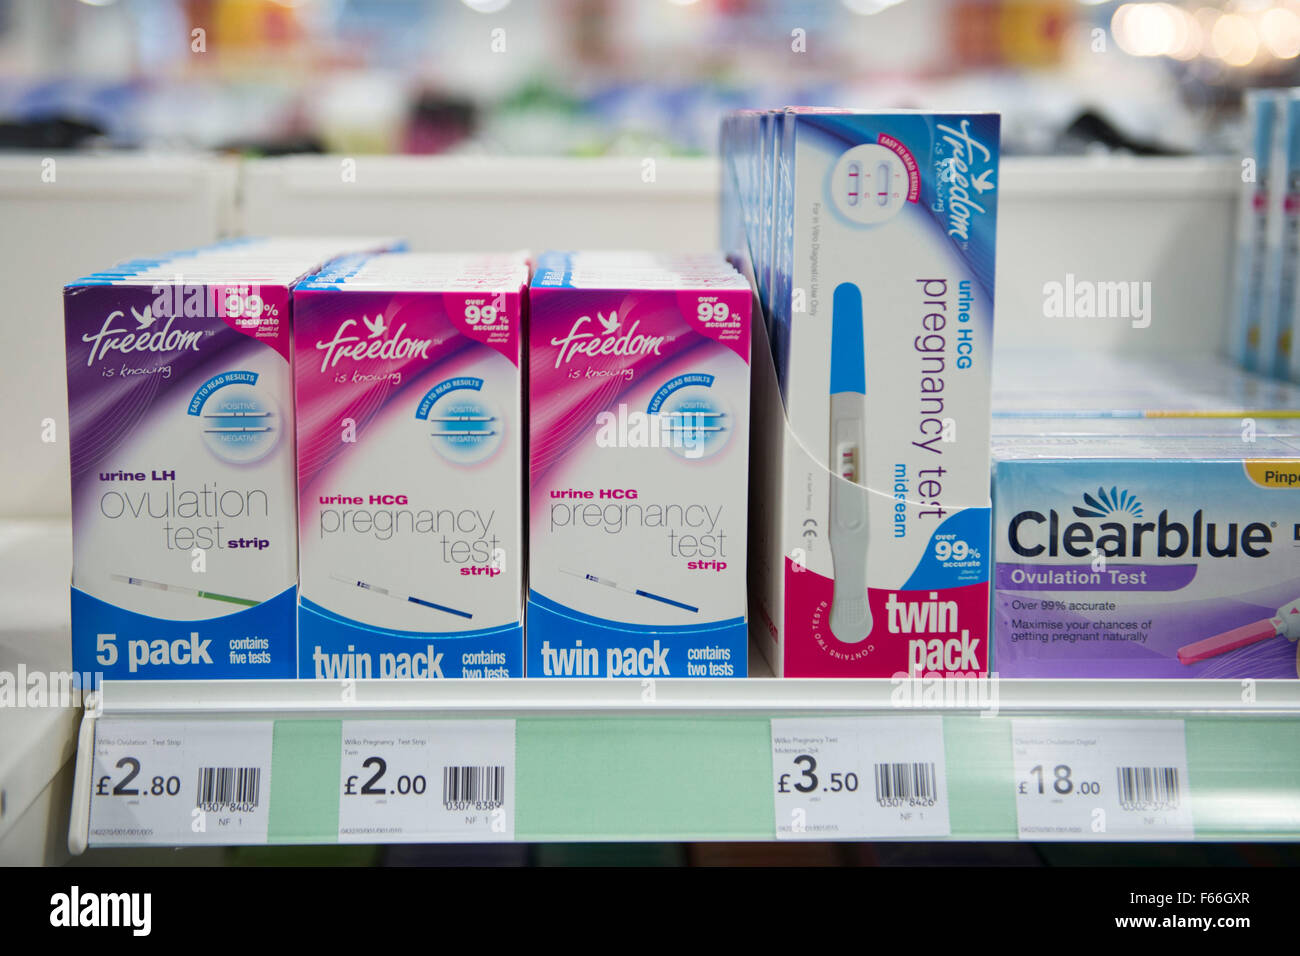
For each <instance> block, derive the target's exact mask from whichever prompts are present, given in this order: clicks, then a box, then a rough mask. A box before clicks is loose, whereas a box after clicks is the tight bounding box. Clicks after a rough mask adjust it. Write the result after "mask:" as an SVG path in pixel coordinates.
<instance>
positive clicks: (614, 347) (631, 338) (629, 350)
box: [551, 312, 666, 368]
mask: <svg viewBox="0 0 1300 956" xmlns="http://www.w3.org/2000/svg"><path fill="white" fill-rule="evenodd" d="M596 319H597V321H599V323H600V327H601V330H600V332H599V333H596V332H585V331H582V327H583V326H584V325H588V324H590V323H591V316H589V315H584V316H582V317H580V318H579V319H578V320H577V321H575V322H574V323H573V327H572V328H571V329H569V334H568V335H566V336H565V337H564V338H562V339H561V338H553V339H551V344H552V345H554V346H557V347H558V348H559V350H560V353H559V354H558V355H557V356H556V357H555V367H556V368H559V367H560V366H561V365H564V364H566V363H568V362H571V361H573V359H574V358H575V357H576V356H579V355H585V356H587V357H588V358H594V357H596V356H597V355H625V356H633V355H650V354H652V353H653V354H654V355H658V354H659V349H660V347H661V346H662V345H663V343H664V339H665V338H666V336H663V335H641V334H639V333H638V332H637V327H638V326H639V325H640V324H641V323H640V322H633V323H632V325H631V326H630V327H629V328H628V330H627V331H626V332H624V333H623V334H622V335H619V334H618V331H619V329H620V328H622V322H621V321H620V320H619V317H618V313H617V312H611V313H610V314H609V316H608V317H606V316H604V315H601V313H599V312H597V313H596Z"/></svg>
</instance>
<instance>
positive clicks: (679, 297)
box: [528, 253, 751, 677]
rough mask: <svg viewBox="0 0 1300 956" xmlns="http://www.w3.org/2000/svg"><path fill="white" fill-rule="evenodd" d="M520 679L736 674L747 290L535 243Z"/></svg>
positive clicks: (701, 271)
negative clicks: (524, 673) (524, 647)
mask: <svg viewBox="0 0 1300 956" xmlns="http://www.w3.org/2000/svg"><path fill="white" fill-rule="evenodd" d="M529 313H530V315H529V353H530V354H529V386H528V389H529V438H530V451H529V454H530V467H529V502H530V506H529V515H530V537H529V579H530V580H529V594H528V676H529V677H744V676H745V675H746V671H747V668H746V651H747V627H746V608H745V603H746V599H745V547H746V542H745V535H746V485H747V467H748V457H749V456H748V451H749V335H750V314H751V292H750V289H749V285H748V283H747V282H746V281H745V280H744V279H743V278H742V277H741V276H740V275H739V274H737V273H736V272H735V271H734V270H733V269H732V268H731V267H730V266H729V265H728V264H727V263H726V262H725V261H724V260H722V258H721V257H720V256H716V255H709V256H657V255H653V254H632V253H546V254H544V255H542V256H540V257H539V258H538V260H537V268H536V272H535V274H534V276H533V280H532V285H531V288H530V305H529Z"/></svg>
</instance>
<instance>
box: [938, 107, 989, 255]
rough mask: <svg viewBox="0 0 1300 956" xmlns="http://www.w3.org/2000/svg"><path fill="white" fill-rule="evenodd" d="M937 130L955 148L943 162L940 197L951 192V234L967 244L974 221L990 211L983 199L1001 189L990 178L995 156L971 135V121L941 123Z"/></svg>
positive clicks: (949, 205) (949, 223) (948, 202)
mask: <svg viewBox="0 0 1300 956" xmlns="http://www.w3.org/2000/svg"><path fill="white" fill-rule="evenodd" d="M937 129H938V133H939V135H940V136H941V137H942V139H943V141H944V142H945V143H947V144H948V146H949V147H951V149H952V153H951V154H950V155H949V156H947V157H946V158H945V159H944V160H943V161H942V163H941V166H942V167H943V168H942V170H941V171H940V174H939V194H940V196H941V197H942V196H943V194H944V192H945V191H946V193H947V206H948V235H950V236H952V237H953V238H954V239H959V240H961V241H962V242H966V241H968V240H969V239H970V228H971V220H972V219H973V218H974V217H975V216H976V215H978V214H981V213H984V212H987V210H986V209H985V208H984V207H983V206H982V205H980V202H979V197H981V196H983V195H984V194H985V193H987V192H991V191H992V190H994V189H996V188H997V183H995V182H993V180H992V179H991V178H990V177H991V176H992V175H993V170H994V165H993V153H992V152H991V151H990V150H989V148H988V147H987V146H985V145H984V144H983V143H981V142H980V141H979V140H978V139H976V138H975V137H974V136H973V135H972V134H971V131H970V120H968V119H964V120H962V121H961V125H960V127H958V128H953V127H951V126H947V125H945V124H943V123H940V124H939V125H938V127H937ZM977 169H978V170H979V172H976V170H977ZM945 187H947V188H946V190H945Z"/></svg>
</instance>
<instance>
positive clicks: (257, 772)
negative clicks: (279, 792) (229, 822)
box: [197, 767, 262, 810]
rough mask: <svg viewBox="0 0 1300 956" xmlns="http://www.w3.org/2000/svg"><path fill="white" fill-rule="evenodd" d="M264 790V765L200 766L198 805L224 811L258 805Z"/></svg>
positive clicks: (248, 808)
mask: <svg viewBox="0 0 1300 956" xmlns="http://www.w3.org/2000/svg"><path fill="white" fill-rule="evenodd" d="M261 792H262V768H261V767H200V768H199V792H198V798H197V806H199V807H202V808H204V809H212V810H222V809H229V808H231V807H240V808H242V809H247V810H251V809H252V808H254V807H256V806H257V804H258V800H259V799H260V797H261Z"/></svg>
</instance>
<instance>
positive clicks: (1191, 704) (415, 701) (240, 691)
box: [83, 678, 1300, 730]
mask: <svg viewBox="0 0 1300 956" xmlns="http://www.w3.org/2000/svg"><path fill="white" fill-rule="evenodd" d="M1247 689H1248V688H1247V686H1246V685H1245V684H1244V683H1243V682H1242V681H1236V680H1233V681H1211V680H1132V681H1109V680H1108V681H1099V680H1092V681H1088V680H1011V679H997V680H996V681H995V682H992V683H990V684H988V685H986V686H985V687H984V688H983V693H980V690H981V688H979V687H977V686H976V682H975V681H947V682H944V681H938V680H935V681H926V682H894V681H891V680H800V679H790V678H785V679H781V680H777V679H774V678H745V679H738V680H682V679H677V680H658V681H648V680H647V681H640V680H586V681H583V680H501V681H446V682H440V681H382V680H363V681H356V682H354V683H350V684H345V683H342V682H339V681H315V680H302V681H291V680H284V681H183V682H182V681H110V682H107V683H106V684H105V687H104V692H103V715H104V716H106V717H123V716H167V715H177V716H215V717H222V716H247V715H253V714H258V715H264V714H270V715H284V716H294V715H306V716H318V717H319V716H331V717H339V718H341V717H344V716H347V715H357V714H363V713H381V714H382V713H393V714H396V713H411V714H421V715H427V716H432V715H437V714H439V713H443V712H446V713H483V714H489V713H491V714H501V713H508V714H523V715H527V714H560V713H564V714H574V713H577V714H588V715H591V716H594V717H600V716H605V715H614V714H624V713H637V714H641V715H648V714H655V713H665V712H679V713H690V712H696V713H737V714H744V713H750V714H756V713H771V712H790V711H799V712H812V713H817V712H832V711H850V712H852V711H876V712H882V713H899V712H908V711H929V712H934V711H944V712H970V713H990V714H994V713H1026V712H1048V713H1077V712H1084V713H1108V712H1113V713H1177V714H1191V713H1209V714H1228V713H1232V714H1241V715H1244V716H1250V715H1255V716H1260V717H1269V716H1300V681H1286V680H1260V681H1256V682H1254V684H1253V686H1252V687H1250V688H1249V690H1250V691H1251V693H1253V699H1251V700H1247V699H1246V697H1247V696H1249V695H1248V694H1247ZM927 693H928V694H930V695H937V694H942V695H943V700H941V701H931V700H929V699H928V698H927V697H924V696H923V694H927ZM83 730H84V727H83Z"/></svg>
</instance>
